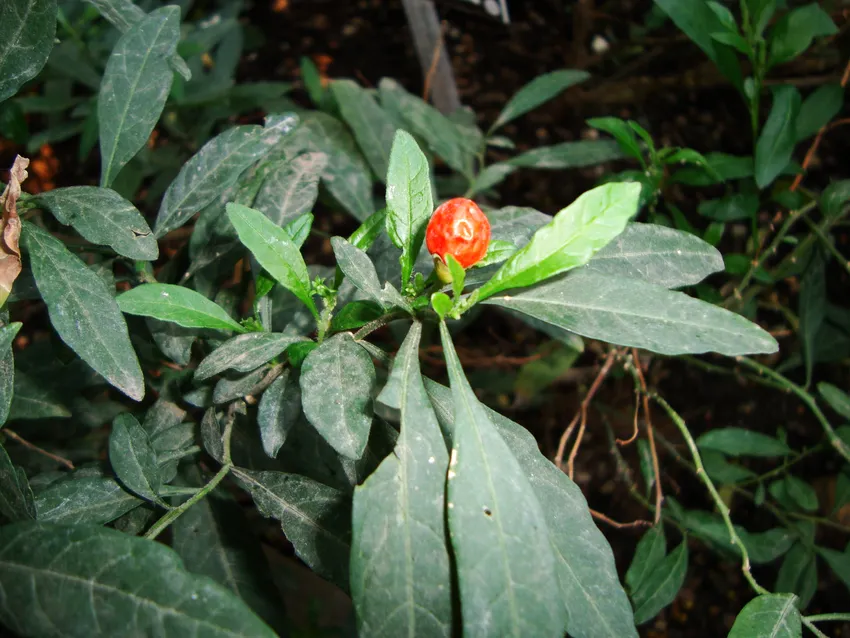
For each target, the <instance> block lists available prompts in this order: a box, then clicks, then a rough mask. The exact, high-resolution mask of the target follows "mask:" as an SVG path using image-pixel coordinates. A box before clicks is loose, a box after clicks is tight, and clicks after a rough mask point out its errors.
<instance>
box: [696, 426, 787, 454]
mask: <svg viewBox="0 0 850 638" xmlns="http://www.w3.org/2000/svg"><path fill="white" fill-rule="evenodd" d="M697 445H698V446H699V448H700V449H701V450H702V449H706V450H717V451H718V452H723V454H727V455H729V456H735V457H738V456H761V457H766V458H771V457H774V456H786V455H788V454H791V448H789V447H788V446H787V445H786V444H785V443H783V442H782V441H780V440H779V439H777V438H774V437H772V436H768V435H766V434H762V433H761V432H754V431H753V430H747V429H744V428H734V427H730V428H717V429H714V430H710V431H708V432H706V433H705V434H703V435H701V436H700V437H699V438H698V439H697Z"/></svg>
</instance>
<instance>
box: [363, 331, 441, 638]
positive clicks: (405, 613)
mask: <svg viewBox="0 0 850 638" xmlns="http://www.w3.org/2000/svg"><path fill="white" fill-rule="evenodd" d="M421 333H422V327H421V324H420V323H418V322H416V323H414V324H413V325H412V326H411V328H410V331H409V332H408V335H407V338H406V339H405V340H404V343H403V344H402V346H401V349H400V350H399V352H398V354H397V355H396V358H395V361H394V363H393V368H392V372H391V375H390V378H391V379H393V380H394V383H396V384H398V386H399V387H398V395H397V396H396V397H394V400H393V401H392V402H393V403H394V404H395V405H393V406H392V407H395V408H398V409H400V411H401V434H400V435H399V438H398V441H397V444H396V448H395V451H394V453H393V454H390V455H388V456H387V457H386V458H385V459H384V461H383V462H382V463H381V465H380V466H379V467H378V469H377V470H376V471H375V472H374V473H373V474H372V475H371V476H370V477H369V478H368V479H367V480H366V482H365V483H364V484H363V485H362V486H359V487H357V488H356V489H355V492H354V505H353V514H352V521H353V522H352V542H351V596H352V598H353V600H354V606H355V610H356V611H357V623H358V625H357V626H358V631H359V633H360V634H361V635H364V636H367V635H368V636H388V637H394V636H400V635H409V636H414V635H422V636H450V635H451V626H452V600H451V587H450V583H451V574H450V564H449V552H448V547H447V539H446V536H445V521H444V508H445V503H444V490H445V481H446V478H445V477H446V469H447V468H448V463H449V457H448V453H447V451H446V444H445V442H444V441H443V437H442V434H441V433H440V427H439V425H438V423H437V418H436V416H435V415H434V411H433V409H432V408H431V405H430V403H429V401H428V395H427V394H426V393H425V387H424V385H423V384H422V376H421V373H420V372H419V341H420V337H421ZM385 391H386V390H385ZM381 396H384V395H383V393H382V394H381V395H380V396H379V397H378V401H381V400H382V399H381ZM396 399H397V400H396Z"/></svg>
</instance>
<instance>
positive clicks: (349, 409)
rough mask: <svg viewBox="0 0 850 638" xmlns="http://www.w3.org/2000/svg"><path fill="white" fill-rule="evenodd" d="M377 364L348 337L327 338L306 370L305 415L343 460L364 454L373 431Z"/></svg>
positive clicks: (303, 380) (303, 386) (303, 379)
mask: <svg viewBox="0 0 850 638" xmlns="http://www.w3.org/2000/svg"><path fill="white" fill-rule="evenodd" d="M374 385H375V366H374V365H373V363H372V359H371V357H370V356H369V355H368V354H367V353H366V351H365V350H364V349H363V348H361V347H360V346H359V345H357V344H356V343H355V342H354V340H353V339H352V337H351V335H350V334H348V333H340V334H337V335H334V336H333V337H331V338H330V339H327V340H325V341H324V343H322V344H321V345H320V346H319V347H318V348H316V349H315V350H313V351H312V352H311V353H310V354H309V355H307V358H306V359H305V360H304V363H303V364H302V367H301V402H302V405H303V407H304V414H305V415H306V416H307V418H308V419H309V421H310V423H311V424H312V425H313V427H314V428H316V430H317V431H318V432H319V434H321V435H322V437H323V438H324V439H325V440H326V441H327V442H328V443H329V444H330V445H331V447H333V449H335V450H336V451H337V452H339V453H340V454H341V455H342V456H344V457H346V458H349V459H359V458H360V457H361V456H363V451H364V449H365V448H366V442H367V441H368V439H369V430H370V428H371V427H372V399H371V391H372V387H373V386H374Z"/></svg>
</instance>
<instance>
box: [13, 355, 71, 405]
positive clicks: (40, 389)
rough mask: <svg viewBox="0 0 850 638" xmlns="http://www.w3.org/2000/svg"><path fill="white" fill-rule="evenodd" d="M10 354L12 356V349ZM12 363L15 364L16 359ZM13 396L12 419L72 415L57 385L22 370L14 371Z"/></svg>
mask: <svg viewBox="0 0 850 638" xmlns="http://www.w3.org/2000/svg"><path fill="white" fill-rule="evenodd" d="M9 355H10V356H11V351H10V352H9ZM12 364H13V365H14V361H13V362H12ZM11 398H12V405H11V407H10V409H9V420H10V421H17V420H20V419H56V418H59V419H61V418H66V417H69V416H71V411H70V410H69V409H68V407H67V406H66V405H65V404H64V403H63V399H64V397H62V395H61V393H60V392H59V391H58V390H57V389H56V388H55V387H53V386H50V385H46V384H45V383H43V382H41V381H40V380H37V379H34V378H33V377H31V376H29V375H28V374H26V373H24V372H21V371H20V370H16V371H15V372H14V392H13V393H12V397H11Z"/></svg>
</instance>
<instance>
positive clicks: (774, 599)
mask: <svg viewBox="0 0 850 638" xmlns="http://www.w3.org/2000/svg"><path fill="white" fill-rule="evenodd" d="M796 601H797V597H796V596H795V595H794V594H764V595H762V596H759V597H758V598H754V599H753V600H751V601H750V602H748V603H747V605H746V607H744V608H743V609H742V610H741V613H739V614H738V617H737V618H736V619H735V624H734V625H732V631H730V632H729V638H753V636H770V638H799V637H800V636H802V635H803V626H802V620H801V619H800V610H799V609H798V608H797V605H796V604H795V603H796Z"/></svg>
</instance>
